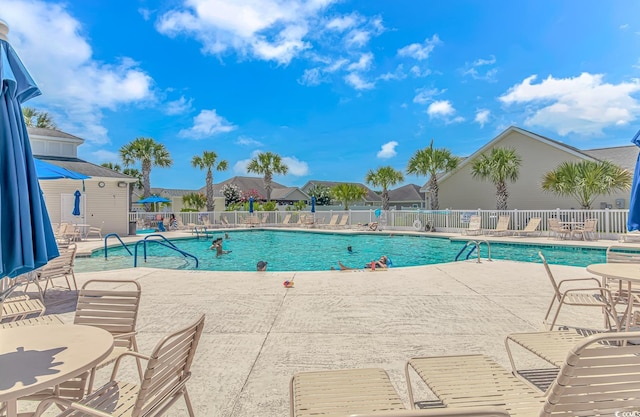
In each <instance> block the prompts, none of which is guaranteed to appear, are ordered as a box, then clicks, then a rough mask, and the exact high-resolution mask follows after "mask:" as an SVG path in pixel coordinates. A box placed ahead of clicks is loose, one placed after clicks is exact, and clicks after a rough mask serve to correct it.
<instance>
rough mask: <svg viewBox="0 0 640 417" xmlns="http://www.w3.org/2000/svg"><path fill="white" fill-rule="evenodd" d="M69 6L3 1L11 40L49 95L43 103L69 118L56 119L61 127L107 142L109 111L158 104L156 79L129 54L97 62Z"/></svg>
mask: <svg viewBox="0 0 640 417" xmlns="http://www.w3.org/2000/svg"><path fill="white" fill-rule="evenodd" d="M65 7H66V6H65V4H64V3H46V2H43V1H39V0H31V1H22V0H2V18H3V19H5V20H6V21H8V22H11V27H10V32H9V41H10V42H11V43H12V45H13V47H14V48H15V49H16V51H17V52H18V54H19V55H20V57H21V59H22V61H23V63H24V64H25V66H26V67H27V68H28V70H29V72H30V73H31V75H32V77H33V78H34V80H35V81H36V82H37V84H38V86H39V87H40V90H41V91H42V93H43V96H42V97H41V98H39V99H38V100H39V102H40V103H43V107H45V108H46V110H47V111H49V112H51V113H52V114H60V115H61V116H63V117H60V118H59V119H56V120H55V122H56V123H57V124H58V127H59V128H60V129H62V130H64V131H66V132H69V133H73V134H75V135H78V136H80V137H83V138H84V139H86V140H87V141H88V142H92V143H95V144H104V143H107V142H108V141H109V138H108V132H107V130H106V129H105V127H104V126H103V125H102V118H103V110H104V109H109V110H116V109H117V108H118V107H119V106H121V105H128V104H136V103H149V102H153V101H154V100H155V97H154V94H153V91H152V87H153V79H152V78H151V77H150V76H149V75H148V74H147V73H146V72H145V71H144V70H143V69H142V68H140V66H139V64H138V63H137V62H135V61H133V60H131V59H129V58H126V57H125V58H119V61H118V62H116V63H110V64H109V63H104V62H102V61H96V60H94V59H93V56H92V54H93V51H92V49H91V46H90V45H89V43H88V42H87V39H86V38H85V37H84V36H83V35H82V27H81V25H80V23H79V22H78V21H77V20H76V19H75V18H74V17H73V16H72V15H71V14H70V13H69V12H68V11H67V9H66V8H65ZM43 40H46V41H43Z"/></svg>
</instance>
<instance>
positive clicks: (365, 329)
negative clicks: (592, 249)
mask: <svg viewBox="0 0 640 417" xmlns="http://www.w3.org/2000/svg"><path fill="white" fill-rule="evenodd" d="M235 230H237V229H235ZM458 236H459V235H458ZM134 238H135V237H134ZM464 238H465V239H466V238H467V237H464ZM472 239H473V237H471V238H469V239H468V240H472ZM512 239H513V238H512ZM537 239H538V238H536V239H526V241H533V242H535V240H537ZM540 239H542V240H544V243H547V244H549V243H552V244H555V243H556V241H555V240H549V239H547V238H546V237H545V238H540ZM518 241H521V242H524V241H525V240H524V239H518ZM90 243H91V242H81V245H83V246H85V245H86V249H89V244H90ZM96 243H97V244H98V245H99V244H100V242H96ZM562 243H563V242H558V244H562ZM575 243H577V242H573V244H575ZM596 243H599V244H600V245H602V241H601V242H596ZM612 243H615V242H608V243H607V244H606V245H602V246H604V247H606V246H608V245H609V244H612ZM625 245H628V244H625ZM94 246H95V243H94ZM628 246H632V245H628ZM551 269H552V271H553V273H554V274H555V275H556V278H557V279H563V278H575V277H585V276H588V274H587V273H586V271H585V269H584V268H579V267H566V266H556V265H552V266H551ZM77 278H78V285H82V283H84V282H85V281H87V280H89V279H92V278H107V279H136V280H138V281H139V282H140V284H141V286H142V305H141V309H140V316H139V323H138V330H139V336H138V342H139V345H140V351H141V352H143V353H149V352H150V351H151V349H152V348H153V346H154V345H155V343H156V342H157V341H158V340H160V339H161V338H162V337H163V336H164V335H165V334H167V333H169V332H170V331H172V330H174V329H177V328H179V327H181V326H183V325H186V324H188V323H189V322H192V321H193V320H195V319H196V318H197V317H198V316H199V314H202V313H205V314H206V325H205V330H204V334H203V337H202V339H201V342H200V346H199V347H198V352H197V354H196V358H195V362H194V366H193V369H192V371H193V377H192V379H191V380H190V381H189V383H188V389H189V393H190V396H191V400H192V402H193V405H194V407H195V410H196V414H197V415H198V416H224V417H254V416H258V415H260V416H267V417H276V416H278V417H285V416H287V415H288V413H289V391H288V389H289V388H288V384H289V379H290V377H291V375H293V374H294V373H295V372H299V371H310V370H326V369H339V368H350V367H382V368H384V369H386V370H387V371H388V372H389V374H390V376H391V380H392V382H393V384H394V385H395V387H396V389H397V390H398V392H399V393H400V394H401V395H402V398H403V399H404V401H405V404H406V405H408V396H407V394H406V393H407V389H406V383H405V378H404V369H403V366H404V363H405V361H406V360H407V359H409V358H410V357H413V356H422V355H442V354H460V353H485V354H488V355H490V356H492V357H494V358H495V359H496V360H498V361H499V362H500V363H501V364H502V365H504V366H505V367H508V365H509V363H508V359H507V356H506V353H505V349H504V344H503V341H504V337H505V336H506V335H507V334H509V333H513V332H522V331H537V330H541V329H542V319H543V317H544V314H545V311H546V308H547V306H548V303H549V301H550V299H551V295H552V289H551V285H550V283H549V281H548V278H547V276H546V274H545V272H544V269H543V266H542V265H541V264H530V263H521V262H511V261H494V262H487V261H486V260H484V261H483V262H482V263H476V262H475V261H464V262H455V263H446V264H438V265H429V266H420V267H409V268H396V269H391V270H388V271H376V272H368V271H366V272H365V271H346V272H340V271H321V272H213V271H176V270H160V269H152V268H136V269H133V268H131V269H125V270H114V271H107V272H88V273H80V274H77ZM291 279H295V287H294V288H291V289H287V288H284V287H283V285H282V282H283V281H285V280H291ZM46 301H47V305H48V310H47V312H48V313H59V314H61V315H62V318H63V319H64V320H65V321H68V322H71V321H72V320H73V310H74V309H75V292H70V291H65V290H60V289H55V290H53V291H51V292H50V293H49V292H47V300H46ZM594 310H596V311H594ZM558 323H559V324H567V325H572V326H584V327H590V328H602V326H603V318H602V315H601V314H600V312H599V311H597V309H593V308H582V307H565V308H564V309H563V312H562V313H561V314H560V318H559V320H558ZM518 357H519V358H520V359H521V360H523V361H525V362H527V363H528V362H530V361H531V358H532V357H531V356H525V355H522V354H518ZM130 365H131V366H128V367H127V368H128V369H129V370H128V371H127V374H128V376H130V377H131V378H135V372H134V368H135V367H134V366H133V364H130ZM109 372H110V371H108V370H102V371H99V373H98V374H99V381H98V382H101V381H104V380H105V379H106V378H107V377H108V375H109ZM416 399H417V400H424V399H427V397H426V393H422V394H419V395H418V396H417V398H416ZM167 415H170V416H183V415H186V409H185V407H184V403H183V402H182V401H178V403H177V404H176V406H174V408H173V409H171V410H170V411H169V412H168V413H167Z"/></svg>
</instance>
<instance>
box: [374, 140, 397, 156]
mask: <svg viewBox="0 0 640 417" xmlns="http://www.w3.org/2000/svg"><path fill="white" fill-rule="evenodd" d="M396 146H398V142H396V141H395V140H392V141H390V142H387V143H385V144H384V145H382V147H381V148H380V150H379V151H378V153H377V154H376V156H377V157H378V158H380V159H389V158H393V157H394V156H396V155H397V154H398V153H397V152H396Z"/></svg>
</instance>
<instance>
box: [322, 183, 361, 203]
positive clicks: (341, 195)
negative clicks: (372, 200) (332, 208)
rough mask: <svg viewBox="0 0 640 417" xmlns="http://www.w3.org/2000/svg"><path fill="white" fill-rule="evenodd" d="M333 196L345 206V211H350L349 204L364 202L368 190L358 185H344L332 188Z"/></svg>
mask: <svg viewBox="0 0 640 417" xmlns="http://www.w3.org/2000/svg"><path fill="white" fill-rule="evenodd" d="M331 195H332V197H333V198H334V199H335V200H339V201H341V202H342V204H344V209H345V210H349V204H351V203H353V202H355V201H358V200H362V199H363V198H364V196H365V195H367V190H365V189H364V188H363V187H360V186H359V185H357V184H349V183H342V184H338V185H336V186H335V187H333V188H331Z"/></svg>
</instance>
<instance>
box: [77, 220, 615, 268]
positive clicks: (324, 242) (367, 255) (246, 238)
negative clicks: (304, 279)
mask: <svg viewBox="0 0 640 417" xmlns="http://www.w3.org/2000/svg"><path fill="white" fill-rule="evenodd" d="M229 235H230V239H228V240H224V243H223V248H224V249H225V250H230V251H231V253H228V254H226V255H222V256H220V257H216V254H215V251H213V250H209V246H210V245H211V240H212V239H211V238H208V239H203V238H200V239H196V238H192V239H179V240H174V241H173V242H174V244H175V245H176V246H177V247H178V248H180V249H181V250H183V251H185V252H189V253H191V254H193V255H195V256H197V257H198V259H199V261H200V266H199V268H198V269H199V270H211V271H255V269H256V263H257V262H258V261H259V260H265V261H267V262H268V264H269V266H268V270H269V271H318V270H329V269H330V268H331V267H332V266H333V267H335V268H337V267H338V261H342V263H344V264H345V265H347V266H351V267H358V268H361V267H363V266H364V265H365V264H366V263H368V262H370V261H371V260H373V259H378V258H379V257H380V256H381V255H387V256H389V258H391V260H392V262H393V267H403V266H417V265H427V264H437V263H444V262H452V261H453V260H454V259H455V257H456V255H457V254H458V252H459V251H460V250H461V249H462V247H463V246H464V244H465V242H461V241H450V240H449V239H445V238H431V237H423V236H406V235H391V236H390V235H388V234H382V233H375V234H371V233H367V234H353V235H345V234H338V233H335V234H334V233H314V232H296V231H265V230H246V231H244V230H243V231H231V232H229ZM213 236H214V237H218V236H219V237H222V236H223V233H215V234H214V235H213ZM347 246H352V247H353V253H348V252H347ZM130 248H131V251H132V252H133V245H131V246H130ZM468 250H469V248H467V250H465V252H464V254H465V255H466V253H467V251H468ZM540 250H541V251H542V252H543V253H544V255H545V257H546V258H547V261H548V262H549V263H553V264H560V265H571V266H587V265H589V264H592V263H600V262H605V251H604V249H595V248H579V247H567V246H554V245H553V243H551V242H550V244H549V245H528V244H503V243H492V244H491V257H492V258H493V259H509V260H514V261H523V262H540V258H539V257H538V251H540ZM481 254H482V258H483V259H486V257H487V248H486V246H485V245H482V247H481ZM108 255H109V258H108V259H107V260H105V259H104V251H103V250H99V251H96V252H94V253H93V255H92V257H91V258H77V259H76V267H75V270H76V271H78V272H81V271H99V270H107V269H118V268H130V267H132V266H133V258H132V257H131V256H130V255H129V254H128V253H127V252H126V251H125V250H124V248H122V247H114V248H110V249H109V250H108ZM474 256H476V255H475V253H474V254H473V255H472V257H474ZM463 257H464V256H463ZM463 257H461V259H462V258H463ZM138 266H150V267H155V268H170V269H195V268H194V267H195V263H194V261H192V260H188V259H185V258H184V257H183V256H182V255H180V254H178V253H177V252H175V251H172V250H169V249H167V248H164V247H162V246H161V245H159V244H156V243H153V242H152V243H149V244H148V259H147V263H146V264H145V262H144V260H143V258H142V245H140V246H139V254H138Z"/></svg>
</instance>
